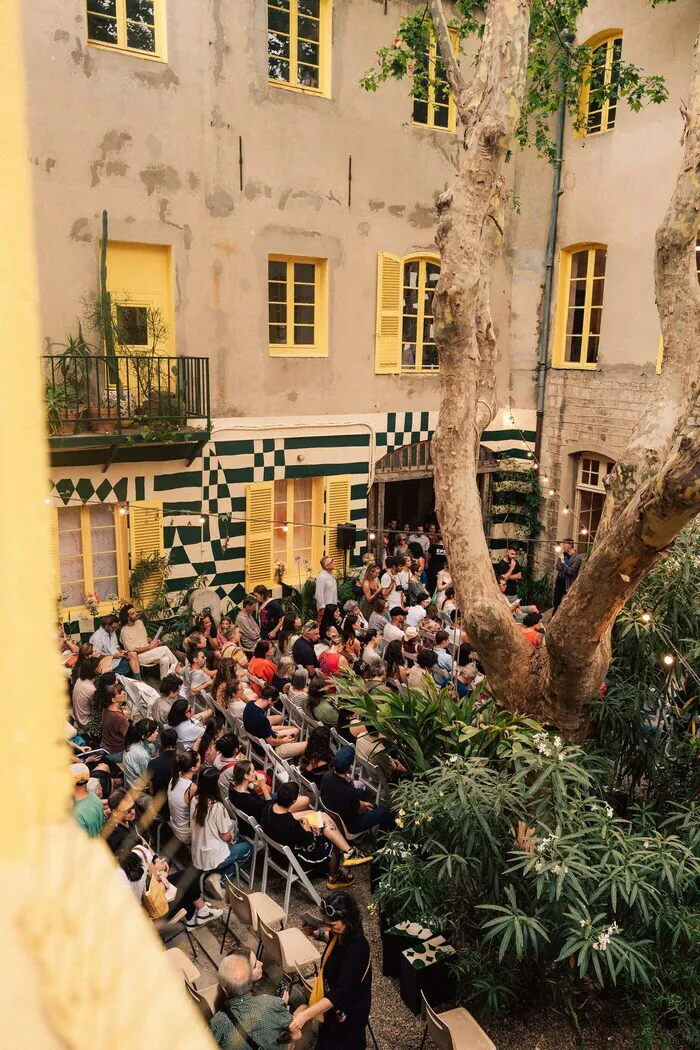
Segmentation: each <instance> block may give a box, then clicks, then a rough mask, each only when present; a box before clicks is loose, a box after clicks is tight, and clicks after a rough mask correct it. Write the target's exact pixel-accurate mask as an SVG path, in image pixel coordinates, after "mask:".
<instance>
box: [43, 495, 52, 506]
mask: <svg viewBox="0 0 700 1050" xmlns="http://www.w3.org/2000/svg"><path fill="white" fill-rule="evenodd" d="M44 503H45V504H46V505H47V506H50V504H51V500H50V499H49V497H48V496H47V497H46V499H45V500H44Z"/></svg>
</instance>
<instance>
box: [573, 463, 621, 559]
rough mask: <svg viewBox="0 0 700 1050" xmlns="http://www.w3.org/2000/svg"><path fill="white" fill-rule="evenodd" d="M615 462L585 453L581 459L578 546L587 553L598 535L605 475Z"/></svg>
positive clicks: (577, 491)
mask: <svg viewBox="0 0 700 1050" xmlns="http://www.w3.org/2000/svg"><path fill="white" fill-rule="evenodd" d="M612 467H613V464H612V462H611V461H610V460H607V459H598V458H597V457H594V456H590V455H586V453H583V454H582V455H581V457H580V459H579V465H578V474H577V481H576V500H575V508H574V509H575V512H576V521H577V525H578V537H577V541H576V547H577V549H578V552H579V554H585V552H586V551H587V550H588V548H589V547H590V546H591V544H592V543H593V541H594V540H595V537H596V532H597V531H598V526H599V525H600V518H601V515H602V513H603V506H604V504H605V496H606V492H605V485H604V484H603V483H604V480H605V477H606V476H607V475H608V474H609V473H610V471H611V470H612Z"/></svg>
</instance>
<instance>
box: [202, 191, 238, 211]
mask: <svg viewBox="0 0 700 1050" xmlns="http://www.w3.org/2000/svg"><path fill="white" fill-rule="evenodd" d="M204 206H205V208H206V209H207V211H208V212H209V214H210V215H211V217H212V218H213V219H225V218H226V216H227V215H230V214H231V212H232V211H233V197H232V196H231V194H230V193H229V192H228V191H227V190H225V189H223V187H221V186H219V188H218V189H216V190H214V192H213V193H208V194H207V195H206V197H205V198H204Z"/></svg>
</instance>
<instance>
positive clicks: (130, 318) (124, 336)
mask: <svg viewBox="0 0 700 1050" xmlns="http://www.w3.org/2000/svg"><path fill="white" fill-rule="evenodd" d="M116 314H117V333H118V335H119V339H120V340H121V342H122V343H124V344H125V345H126V346H148V307H146V306H117V308H116Z"/></svg>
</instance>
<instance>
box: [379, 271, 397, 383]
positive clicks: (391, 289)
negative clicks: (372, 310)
mask: <svg viewBox="0 0 700 1050" xmlns="http://www.w3.org/2000/svg"><path fill="white" fill-rule="evenodd" d="M374 371H375V372H376V373H378V374H390V373H393V372H400V371H401V260H400V259H399V258H398V257H397V256H396V255H389V253H388V252H380V253H379V264H378V267H377V329H376V333H375V350H374Z"/></svg>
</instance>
